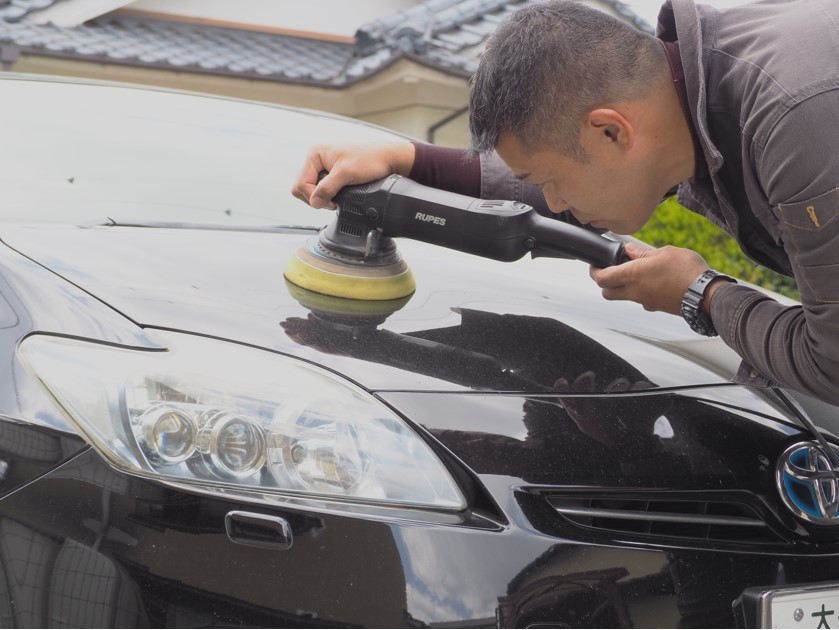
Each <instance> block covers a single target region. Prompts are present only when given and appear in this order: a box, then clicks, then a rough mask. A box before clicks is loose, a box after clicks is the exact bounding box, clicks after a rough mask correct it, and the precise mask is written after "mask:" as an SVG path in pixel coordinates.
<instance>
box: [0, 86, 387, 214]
mask: <svg viewBox="0 0 839 630" xmlns="http://www.w3.org/2000/svg"><path fill="white" fill-rule="evenodd" d="M0 115H2V117H3V120H4V124H3V126H2V130H0V221H3V222H27V223H31V222H51V223H55V222H58V223H74V224H77V223H81V222H85V223H86V222H95V221H98V220H106V219H107V218H110V219H113V220H115V221H118V222H119V221H137V222H159V221H165V222H169V221H172V222H186V223H202V224H222V225H223V224H228V225H233V224H235V225H265V226H274V225H313V226H319V225H323V224H324V223H325V222H326V221H327V219H328V214H327V213H328V211H324V210H321V211H315V210H312V209H311V208H309V207H307V206H306V205H305V204H303V203H302V202H300V201H298V200H296V199H294V198H293V197H292V196H291V194H290V192H289V190H290V188H291V185H292V182H293V180H294V179H295V177H296V176H297V174H298V172H299V170H300V168H301V167H302V164H303V159H304V157H305V154H306V151H307V149H308V147H309V146H311V145H312V144H315V143H325V142H361V141H371V140H372V141H376V140H385V139H388V138H394V137H395V136H394V134H392V133H389V132H387V131H384V130H382V129H379V128H376V127H372V126H370V125H367V124H364V123H361V122H358V121H352V120H349V119H342V118H338V117H333V116H329V115H323V114H320V113H316V112H305V111H298V110H291V109H287V108H281V107H277V106H272V105H262V104H255V103H249V102H241V101H235V100H229V99H224V98H217V97H212V96H202V95H193V94H180V93H171V92H165V91H160V90H153V89H151V90H150V89H146V88H139V87H131V86H112V85H87V84H82V83H73V82H59V83H56V82H45V81H39V80H19V79H5V80H0Z"/></svg>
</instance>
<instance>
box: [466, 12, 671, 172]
mask: <svg viewBox="0 0 839 630" xmlns="http://www.w3.org/2000/svg"><path fill="white" fill-rule="evenodd" d="M662 55H663V52H662V49H661V46H660V45H659V43H658V42H657V41H656V40H655V38H653V37H652V36H651V35H649V34H647V33H644V32H642V31H639V30H638V29H636V28H634V27H633V26H631V25H630V24H628V23H626V22H623V21H621V20H618V19H616V18H613V17H611V16H609V15H607V14H606V13H603V12H602V11H598V10H597V9H593V8H591V7H588V6H586V5H584V4H582V3H580V2H576V1H574V0H554V1H551V2H544V3H539V4H533V5H530V6H526V7H524V8H522V9H520V10H518V11H516V12H515V13H514V14H513V15H511V16H510V17H509V18H507V20H505V21H504V22H503V23H502V24H501V25H500V26H499V27H498V30H497V31H496V32H495V34H494V35H493V36H492V38H491V39H490V41H489V43H488V45H487V48H486V50H485V52H484V53H483V55H482V57H481V60H480V65H479V66H478V70H477V72H476V73H475V75H474V77H473V78H472V87H471V93H470V96H469V108H470V128H471V132H472V148H473V149H474V150H475V151H477V152H481V153H482V152H485V151H490V150H492V149H494V148H495V147H496V145H497V144H498V142H499V139H500V136H501V134H502V133H504V132H509V133H512V134H513V135H514V136H515V137H516V139H517V140H518V141H519V142H520V143H521V145H522V147H523V148H524V149H525V150H527V151H535V150H536V149H545V148H550V149H552V150H555V151H559V152H560V153H563V154H565V155H567V156H569V157H575V158H577V159H578V160H581V161H584V160H585V159H586V158H587V156H586V153H585V150H584V149H583V147H581V145H580V140H579V135H580V126H581V125H582V124H583V121H584V119H585V116H586V114H587V113H588V112H589V111H591V110H593V109H596V108H598V107H602V106H604V105H606V104H610V103H616V102H622V101H628V100H637V99H639V98H642V97H643V96H644V95H645V94H646V93H648V92H649V91H650V90H651V89H652V88H653V87H654V86H656V84H657V83H660V81H661V59H662Z"/></svg>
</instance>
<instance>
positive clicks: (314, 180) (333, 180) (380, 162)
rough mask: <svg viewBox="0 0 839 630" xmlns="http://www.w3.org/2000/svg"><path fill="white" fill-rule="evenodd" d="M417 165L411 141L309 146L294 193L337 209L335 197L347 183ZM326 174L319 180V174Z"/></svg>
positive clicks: (363, 181) (402, 172)
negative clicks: (333, 199) (333, 201)
mask: <svg viewBox="0 0 839 630" xmlns="http://www.w3.org/2000/svg"><path fill="white" fill-rule="evenodd" d="M413 165H414V145H413V144H411V143H410V142H401V141H400V142H388V143H377V144H346V145H318V146H314V147H312V148H311V149H309V153H308V155H307V156H306V161H305V163H304V165H303V169H302V170H301V171H300V175H298V176H297V181H296V182H295V183H294V186H292V188H291V194H292V195H294V196H295V197H297V198H298V199H300V200H301V201H305V202H306V203H308V204H309V205H310V206H312V207H313V208H329V209H332V210H334V209H335V204H334V203H332V198H333V197H334V196H335V195H336V194H337V193H338V191H339V190H341V189H342V188H343V187H344V186H349V185H351V184H366V183H367V182H372V181H375V180H377V179H382V178H383V177H387V176H388V175H393V174H397V175H408V174H409V173H410V172H411V168H412V167H413ZM323 171H326V172H327V175H326V176H325V177H324V178H323V179H321V180H320V182H318V176H319V175H320V174H321V173H322V172H323Z"/></svg>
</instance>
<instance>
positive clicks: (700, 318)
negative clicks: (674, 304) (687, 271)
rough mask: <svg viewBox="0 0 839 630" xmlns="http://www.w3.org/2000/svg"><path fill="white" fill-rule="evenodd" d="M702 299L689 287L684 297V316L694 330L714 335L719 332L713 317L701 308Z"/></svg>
mask: <svg viewBox="0 0 839 630" xmlns="http://www.w3.org/2000/svg"><path fill="white" fill-rule="evenodd" d="M701 301H702V296H701V295H697V294H696V293H695V292H693V291H691V290H690V289H688V291H687V293H685V297H684V298H682V308H681V310H682V317H683V318H684V319H685V321H686V322H687V323H688V326H690V328H691V330H693V331H694V332H697V333H699V334H700V335H705V336H706V337H713V336H715V335H716V334H717V331H716V329H715V328H714V324H713V322H712V321H711V317H710V316H709V315H708V314H707V313H705V312H704V311H703V310H702V309H701V308H700V306H699V305H700V303H701Z"/></svg>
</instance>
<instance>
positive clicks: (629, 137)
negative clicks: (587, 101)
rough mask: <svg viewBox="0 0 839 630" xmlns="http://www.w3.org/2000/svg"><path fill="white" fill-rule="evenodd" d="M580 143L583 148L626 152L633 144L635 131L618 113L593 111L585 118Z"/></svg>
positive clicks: (604, 109)
mask: <svg viewBox="0 0 839 630" xmlns="http://www.w3.org/2000/svg"><path fill="white" fill-rule="evenodd" d="M582 141H583V146H584V148H589V149H594V148H595V147H598V146H599V147H601V148H602V147H604V146H608V147H611V148H619V149H622V150H624V151H628V150H630V149H631V148H632V146H633V145H634V144H635V129H634V128H633V126H632V124H631V123H630V122H629V121H628V120H627V119H626V118H625V117H624V115H623V114H621V113H620V112H619V111H617V110H615V109H606V108H601V109H595V110H592V111H590V112H589V113H588V115H587V116H586V119H585V123H584V124H583V138H582ZM589 143H591V144H589Z"/></svg>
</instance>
